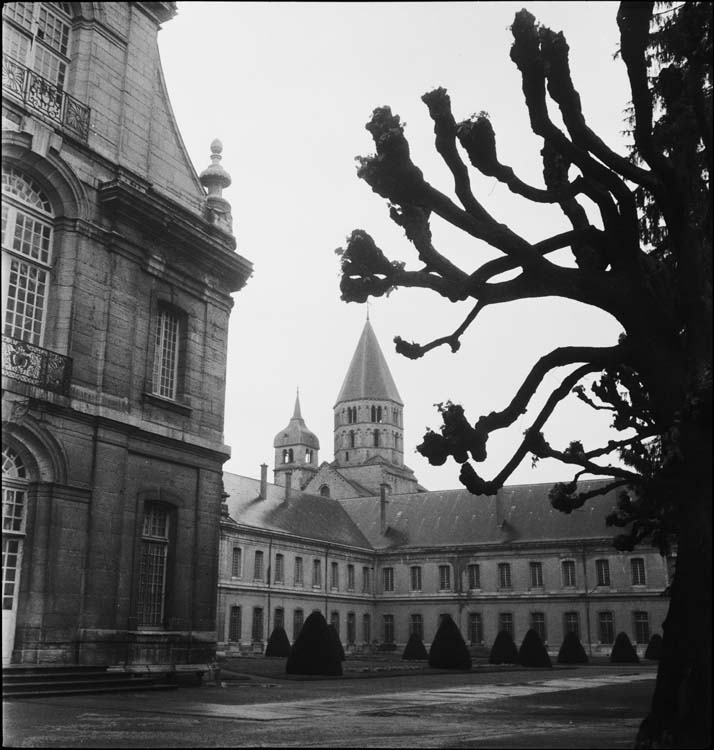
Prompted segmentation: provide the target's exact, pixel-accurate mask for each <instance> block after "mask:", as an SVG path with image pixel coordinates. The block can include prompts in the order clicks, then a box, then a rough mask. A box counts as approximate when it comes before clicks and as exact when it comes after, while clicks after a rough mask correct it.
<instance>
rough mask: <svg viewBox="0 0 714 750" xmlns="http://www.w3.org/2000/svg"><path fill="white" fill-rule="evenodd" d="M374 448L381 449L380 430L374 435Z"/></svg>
mask: <svg viewBox="0 0 714 750" xmlns="http://www.w3.org/2000/svg"><path fill="white" fill-rule="evenodd" d="M373 438H374V447H375V448H379V430H375V431H374V433H373Z"/></svg>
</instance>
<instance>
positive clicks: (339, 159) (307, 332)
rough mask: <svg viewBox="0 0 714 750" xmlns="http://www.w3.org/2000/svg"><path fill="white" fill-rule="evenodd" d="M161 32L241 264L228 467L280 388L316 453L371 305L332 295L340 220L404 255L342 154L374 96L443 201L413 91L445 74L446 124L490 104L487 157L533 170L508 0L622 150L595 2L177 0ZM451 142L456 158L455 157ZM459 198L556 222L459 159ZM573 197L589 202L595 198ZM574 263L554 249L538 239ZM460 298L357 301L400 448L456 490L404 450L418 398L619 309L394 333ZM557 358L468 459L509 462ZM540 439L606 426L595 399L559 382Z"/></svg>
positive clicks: (467, 384) (595, 435)
mask: <svg viewBox="0 0 714 750" xmlns="http://www.w3.org/2000/svg"><path fill="white" fill-rule="evenodd" d="M177 6H178V14H177V16H176V17H175V18H173V19H172V20H171V21H169V22H167V23H166V24H165V25H164V27H163V28H162V30H161V31H160V32H159V48H160V52H161V59H162V65H163V69H164V75H165V78H166V85H167V88H168V91H169V95H170V98H171V103H172V106H173V110H174V114H175V116H176V120H177V122H178V126H179V129H180V131H181V134H182V137H183V140H184V143H185V145H186V148H187V150H188V153H189V155H190V157H191V159H192V161H193V164H194V166H195V167H196V169H197V171H198V172H201V171H202V170H203V169H205V168H206V167H207V166H208V165H209V163H210V158H209V157H210V150H209V146H210V143H211V141H212V140H213V139H214V138H219V139H220V140H221V141H222V143H223V161H222V166H223V167H224V168H225V169H226V170H227V171H228V172H229V173H230V175H231V177H232V180H233V182H232V184H231V186H230V187H228V188H227V189H226V190H225V191H224V193H223V195H224V197H225V198H227V199H228V200H229V201H230V203H231V206H232V213H233V222H234V223H233V228H234V233H235V236H236V240H237V252H238V253H240V254H241V255H242V256H243V257H245V258H247V259H248V260H250V261H251V262H252V263H253V266H254V271H253V275H252V277H251V278H250V279H249V280H248V283H247V285H246V286H245V287H244V288H243V289H242V290H241V291H240V292H238V293H236V294H235V295H234V301H235V306H234V308H233V312H232V314H231V321H230V330H229V340H228V369H227V382H226V412H225V428H224V433H225V442H226V443H227V444H228V445H229V446H231V452H232V453H231V458H230V460H229V461H228V462H227V463H226V465H225V469H226V470H227V471H230V472H234V473H237V474H242V475H244V476H250V477H258V476H260V464H261V463H267V464H268V466H269V467H270V473H269V477H270V479H271V480H272V468H273V466H274V450H273V447H272V446H273V439H274V437H275V435H276V434H277V433H278V432H280V431H282V429H283V428H284V427H285V426H286V425H287V424H288V421H289V419H290V417H291V416H292V413H293V406H294V403H295V394H296V389H297V388H299V391H300V403H301V407H302V415H303V417H304V419H305V422H306V424H307V426H308V428H309V429H311V430H312V431H313V432H314V433H315V434H316V435H317V436H318V438H319V440H320V454H319V460H320V462H322V461H331V460H332V459H333V407H334V403H335V400H336V398H337V394H338V393H339V390H340V387H341V385H342V381H343V379H344V377H345V375H346V373H347V368H348V366H349V363H350V360H351V358H352V355H353V353H354V350H355V347H356V345H357V341H358V339H359V336H360V334H361V332H362V329H363V327H364V322H365V317H366V314H367V306H366V305H360V304H356V303H345V302H343V301H341V300H340V292H339V276H340V274H339V261H338V258H337V256H336V255H335V253H334V251H335V249H336V248H338V247H344V245H345V241H346V238H347V236H348V235H349V234H350V232H351V231H352V230H353V229H356V228H360V229H364V230H366V231H367V232H369V233H370V234H371V235H372V237H373V238H374V240H375V242H376V243H377V245H378V246H379V247H380V248H382V250H383V251H384V252H385V254H386V255H387V257H389V258H390V259H392V260H400V261H404V262H405V263H406V267H407V268H413V269H417V268H419V267H420V264H419V262H418V259H417V257H416V252H415V250H414V248H413V246H412V245H411V244H410V243H409V242H408V240H407V239H406V238H405V237H404V235H403V232H402V230H401V229H400V228H399V227H398V226H397V225H396V224H394V223H393V222H392V221H391V220H390V219H389V215H388V207H387V203H386V201H384V199H382V198H381V197H380V196H378V195H376V194H375V193H373V192H372V191H371V189H370V188H369V186H368V185H367V184H366V183H365V182H363V181H362V180H360V179H358V178H357V175H356V163H355V157H356V156H359V155H362V156H366V155H369V154H371V153H373V152H374V146H373V142H372V140H371V136H370V135H369V133H368V132H367V131H366V130H365V127H364V126H365V123H366V122H367V121H368V120H369V117H370V115H371V113H372V111H373V109H375V108H376V107H379V106H384V105H388V106H390V107H391V108H392V112H393V113H395V114H398V115H399V116H400V118H401V120H402V122H405V123H406V129H405V134H406V136H407V139H408V140H409V143H410V147H411V155H412V159H413V161H414V162H415V163H416V164H417V166H419V167H420V168H421V169H422V170H423V172H424V176H425V178H426V179H427V181H429V182H430V183H431V184H432V185H434V186H435V187H437V188H438V189H440V190H442V191H443V192H445V193H447V194H448V195H449V196H451V197H452V198H453V199H454V200H456V199H455V197H454V196H453V190H452V180H451V176H450V173H449V171H448V169H447V168H446V167H445V166H444V164H443V162H442V161H441V158H440V157H439V155H438V154H437V153H436V151H435V150H434V145H433V124H432V121H431V118H430V117H429V115H428V111H427V108H426V106H425V105H424V104H423V103H422V101H421V96H422V95H423V94H424V93H426V92H427V91H430V90H432V89H433V88H436V87H438V86H443V87H444V88H446V89H447V91H448V93H449V95H450V97H451V102H452V109H453V112H454V116H455V118H456V120H457V122H458V121H460V120H462V119H466V118H467V117H469V116H470V115H471V114H473V113H476V112H481V111H485V112H487V113H488V114H489V117H490V120H491V123H492V125H493V128H494V130H495V133H496V142H497V147H498V154H499V159H500V161H501V162H502V163H505V164H509V165H511V166H512V167H513V168H514V169H515V171H516V173H517V174H518V175H519V177H521V179H524V180H525V181H527V182H529V183H531V184H534V185H536V186H539V187H542V186H543V183H542V174H541V171H542V163H541V160H540V153H539V152H540V149H541V147H542V142H541V140H540V139H539V138H538V137H537V136H535V135H534V134H533V133H532V132H531V130H530V127H529V123H528V115H527V111H526V108H525V104H524V101H523V95H522V92H521V81H520V75H519V73H518V70H517V69H516V67H515V65H514V63H513V62H512V61H511V60H510V57H509V51H510V47H511V43H512V37H511V34H510V30H509V27H510V24H511V23H512V21H513V17H514V14H515V13H516V12H517V11H518V10H520V9H521V8H522V7H526V8H527V9H528V10H529V11H530V12H531V13H532V14H533V15H534V16H535V17H536V20H537V21H539V22H540V23H542V24H544V25H546V26H548V27H550V28H551V29H552V30H554V31H563V32H564V34H565V36H566V39H567V40H568V43H569V45H570V61H571V71H572V77H573V81H574V83H575V86H576V88H577V89H578V91H579V92H580V96H581V100H582V106H583V111H584V113H585V117H586V119H587V121H588V124H589V125H590V127H591V128H592V129H593V130H594V131H595V132H596V133H597V134H598V135H599V136H600V137H601V138H602V139H603V140H604V141H605V142H606V143H607V144H608V145H610V146H611V147H613V148H615V149H616V150H618V151H619V152H620V153H623V154H624V153H625V152H626V141H625V137H624V136H623V135H622V131H623V130H624V128H625V115H624V112H625V109H626V107H627V105H628V101H629V96H628V87H627V77H626V73H625V68H624V65H623V63H622V61H621V60H619V59H614V55H615V52H616V50H617V44H618V34H617V24H616V20H615V15H616V12H617V5H616V4H615V3H611V2H557V3H556V2H533V3H527V2H520V3H511V2H497V3H491V2H475V3H472V2H454V3H451V2H435V3H430V2H418V3H411V2H400V3H382V2H379V3H369V2H363V3H342V2H340V3H303V2H291V3H280V2H272V3H267V2H260V3H251V2H226V3H216V2H178V3H177ZM554 110H555V107H552V106H551V108H550V111H551V115H552V117H553V119H554V120H556V121H557V111H554ZM465 161H466V159H465ZM471 178H472V187H473V190H474V194H475V195H476V197H477V198H478V199H479V200H480V201H481V202H482V203H483V204H484V205H485V207H486V208H487V209H488V210H489V211H490V212H491V214H492V215H494V216H495V217H496V218H497V220H499V221H501V222H504V223H507V224H508V225H509V226H510V227H511V228H512V229H514V230H515V231H516V232H518V233H520V234H521V235H522V236H524V237H525V238H526V239H527V240H529V241H532V242H536V241H539V240H541V239H545V238H546V237H548V236H551V235H553V234H556V233H558V232H561V231H565V230H567V229H569V228H570V227H569V226H568V224H567V222H566V220H565V219H564V217H563V216H562V213H561V212H560V210H559V209H558V208H557V207H551V206H543V205H534V204H530V203H529V202H528V201H526V200H524V199H522V198H519V197H517V196H514V195H512V194H511V193H510V192H509V191H508V189H507V188H506V187H505V186H503V185H501V184H499V183H498V182H497V181H496V180H494V179H490V178H484V177H482V176H480V175H479V174H478V173H476V172H475V170H472V172H471ZM586 210H588V213H589V214H590V215H591V216H592V217H593V222H594V223H596V224H597V219H596V217H595V216H594V214H592V212H591V207H589V206H586ZM432 232H433V236H434V244H435V246H436V247H437V249H439V250H440V251H441V252H442V253H443V254H445V255H447V257H449V258H450V259H451V260H452V261H453V262H455V263H457V264H458V265H460V266H461V267H462V268H463V269H464V270H466V271H467V272H470V271H473V270H475V269H476V268H478V267H479V266H480V265H481V264H482V263H483V262H485V261H486V260H489V259H491V258H493V257H497V253H495V251H493V249H491V248H489V247H488V246H487V245H485V244H484V243H481V242H479V241H476V240H474V239H473V238H470V237H467V236H466V235H464V234H463V233H462V232H460V231H459V230H456V229H454V228H453V227H450V226H449V225H447V224H446V223H445V222H443V221H441V220H440V219H438V217H437V218H435V219H434V220H433V221H432ZM550 257H551V258H552V259H554V260H557V261H558V262H561V263H563V264H571V260H570V258H569V257H568V254H567V252H562V253H559V254H558V255H557V256H556V255H553V256H550ZM471 306H472V305H471V303H469V302H468V301H467V302H462V303H457V304H454V303H450V302H449V301H448V300H446V299H444V298H442V297H440V296H438V295H437V294H436V293H434V292H429V291H427V290H411V289H399V290H397V291H395V292H394V293H393V294H391V295H390V296H389V297H388V298H385V297H381V298H378V299H376V300H371V302H370V304H369V316H370V321H371V323H372V326H373V328H374V331H375V333H376V335H377V338H378V340H379V342H380V344H381V348H382V350H383V352H384V355H385V357H386V360H387V362H388V364H389V367H390V369H391V372H392V375H393V377H394V380H395V382H396V385H397V388H398V389H399V392H400V395H401V397H402V400H403V402H404V405H405V406H404V425H405V433H404V438H405V440H404V443H405V450H404V460H405V463H406V464H407V465H408V466H410V467H411V468H412V469H413V470H414V472H415V473H416V476H417V478H418V479H419V481H420V482H421V484H422V485H424V486H425V487H426V488H427V489H429V490H440V489H453V488H458V487H460V486H461V485H460V483H459V480H458V469H459V467H458V465H457V464H455V463H453V461H449V462H447V463H446V464H445V465H443V466H441V467H433V466H430V465H429V464H428V462H427V460H426V459H425V458H423V457H422V456H421V455H420V454H419V453H417V452H416V446H417V445H418V444H419V443H420V442H421V439H422V437H423V435H424V432H425V431H426V428H427V427H430V428H432V429H434V430H438V427H439V425H440V424H441V419H440V417H439V414H438V413H437V411H436V409H435V407H434V404H436V403H439V402H444V401H447V400H451V401H453V402H455V403H461V404H462V405H463V406H464V408H465V410H466V414H467V416H468V418H469V420H470V421H471V422H474V421H475V420H476V419H477V418H478V417H479V416H481V415H483V414H487V413H489V412H491V411H494V410H500V409H503V408H504V407H505V406H507V405H508V403H509V402H510V400H511V398H512V397H513V395H514V394H515V392H516V390H517V388H518V387H519V385H520V384H521V382H522V381H523V379H524V378H525V376H526V375H527V374H528V372H529V371H530V369H531V367H532V366H533V365H534V364H535V362H536V361H537V360H538V358H539V357H540V356H542V355H543V354H546V353H547V352H549V351H551V350H552V349H554V348H556V347H559V346H568V345H575V344H577V345H591V346H609V345H612V344H614V343H616V341H617V337H618V335H619V333H620V332H621V327H620V326H619V324H618V323H617V322H616V321H615V320H614V319H612V318H611V317H610V316H608V315H607V314H606V313H604V312H602V311H600V310H597V309H595V308H592V307H588V306H585V305H578V304H576V303H573V302H570V301H567V300H562V299H554V298H550V299H539V300H530V301H527V302H518V303H510V304H508V305H499V306H494V307H490V308H487V309H486V310H485V311H484V313H483V314H482V315H481V316H480V319H477V322H476V323H475V324H474V325H473V326H472V327H471V328H470V329H469V330H468V331H467V333H466V334H465V335H464V336H463V337H462V340H461V349H460V351H459V352H458V353H456V354H453V353H451V351H450V349H448V347H441V348H438V349H436V350H433V351H432V352H430V353H429V354H427V355H426V356H424V357H423V358H421V359H419V360H416V361H414V360H408V359H406V358H404V357H402V356H401V355H398V354H397V353H396V352H395V351H394V344H393V343H392V340H393V338H394V336H396V335H399V336H401V337H402V338H404V339H406V340H407V341H417V342H419V343H422V344H424V343H427V342H428V341H430V340H432V339H433V338H437V337H440V336H444V335H447V334H450V333H451V332H452V331H453V330H454V329H455V328H456V327H458V325H459V324H460V323H461V321H462V320H463V318H464V317H465V316H466V314H467V313H468V311H469V310H470V309H471ZM571 369H573V368H559V369H558V370H556V371H554V372H553V373H552V374H551V376H550V377H549V378H548V379H546V380H545V381H544V383H543V385H542V387H541V389H540V390H539V392H538V394H537V398H536V399H535V400H534V401H533V402H532V406H531V407H530V408H529V409H528V411H527V412H526V414H525V415H524V416H522V417H521V418H520V419H519V421H518V422H517V423H516V424H515V425H513V427H512V428H510V429H508V430H501V431H499V432H497V433H494V434H493V435H492V436H491V437H490V439H489V442H488V445H487V448H488V459H487V460H486V461H485V462H484V463H481V464H478V465H476V467H475V468H476V469H477V471H478V472H479V474H481V476H483V477H484V478H485V479H492V478H493V477H494V476H495V475H496V474H497V473H498V472H499V471H500V469H501V468H502V466H503V465H504V464H505V463H506V462H507V461H508V460H509V459H510V457H511V455H512V453H513V451H514V450H515V448H516V446H517V444H518V443H519V441H520V439H521V436H522V433H523V431H524V430H525V429H526V428H527V427H528V425H529V424H530V422H531V421H532V420H533V419H534V417H535V415H536V414H537V413H538V410H539V407H540V405H542V404H543V402H544V401H545V398H546V397H547V395H548V394H549V392H550V390H551V389H552V388H553V387H554V386H555V385H557V384H558V383H559V382H560V381H561V380H562V378H563V377H564V376H565V374H567V372H568V371H570V370H571ZM544 432H545V436H546V438H547V439H548V440H550V441H551V443H552V444H553V446H554V447H556V448H559V449H563V448H565V447H566V446H567V444H568V443H569V442H570V441H571V440H573V439H579V440H581V441H582V442H583V444H584V446H585V448H586V450H587V449H590V448H595V447H599V446H601V445H604V443H605V442H606V441H607V439H608V438H613V437H615V434H614V433H613V432H612V430H611V428H610V419H609V417H608V415H607V413H606V412H595V411H593V410H592V409H590V408H589V407H587V406H586V405H584V404H583V403H582V402H580V401H579V400H578V399H577V398H575V397H574V396H570V397H568V398H567V399H566V400H565V401H564V402H562V404H561V406H559V407H558V408H557V409H556V411H555V412H554V414H553V416H552V418H551V420H550V421H549V424H548V425H547V426H546V429H545V431H544ZM572 476H573V469H572V468H570V467H567V466H563V465H562V464H560V463H559V462H556V461H553V460H544V461H540V462H539V463H538V464H537V466H535V467H533V466H532V465H531V460H530V458H526V459H525V461H524V462H523V463H522V464H521V465H520V466H519V467H518V469H517V470H516V471H515V472H514V473H513V474H512V476H511V478H510V480H509V481H508V483H509V484H523V483H535V482H554V481H568V480H570V479H571V478H572Z"/></svg>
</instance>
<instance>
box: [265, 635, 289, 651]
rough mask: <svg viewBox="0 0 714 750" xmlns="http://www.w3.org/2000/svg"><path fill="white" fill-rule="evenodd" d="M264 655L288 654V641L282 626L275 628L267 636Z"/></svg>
mask: <svg viewBox="0 0 714 750" xmlns="http://www.w3.org/2000/svg"><path fill="white" fill-rule="evenodd" d="M265 655H266V656H289V655H290V641H289V639H288V634H287V633H286V632H285V629H284V628H275V629H274V630H273V632H272V633H271V634H270V638H268V645H267V646H266V647H265Z"/></svg>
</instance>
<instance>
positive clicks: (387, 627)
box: [228, 606, 650, 645]
mask: <svg viewBox="0 0 714 750" xmlns="http://www.w3.org/2000/svg"><path fill="white" fill-rule="evenodd" d="M241 611H242V610H241V607H240V606H233V607H231V609H230V616H229V622H228V640H229V641H233V642H240V641H241V638H242V627H243V625H242V614H241ZM314 611H319V610H314ZM442 617H443V615H439V618H438V619H439V621H440V620H441V618H442ZM303 622H304V612H303V610H302V609H296V610H294V611H293V628H292V638H293V641H294V640H295V639H296V638H297V637H298V634H299V633H300V630H301V628H302V626H303ZM330 624H331V625H334V627H335V628H336V630H337V633H338V634H339V636H340V638H342V635H343V634H342V631H341V630H340V613H339V612H337V611H333V612H331V613H330ZM438 624H439V623H438V622H437V623H436V626H437V627H438ZM381 625H382V632H381V636H382V642H383V643H395V642H396V640H397V633H396V630H395V619H394V615H393V614H385V615H382V621H381ZM272 627H273V628H277V627H280V628H284V627H285V610H284V609H283V608H282V607H278V608H276V609H275V612H274V617H273V624H272ZM529 627H530V628H532V629H533V630H535V631H536V633H538V635H539V637H540V639H541V641H543V643H547V642H548V631H547V627H546V616H545V613H544V612H531V613H530V621H529ZM597 627H598V632H597V637H598V641H599V643H602V644H604V645H609V644H612V643H614V641H615V632H616V631H615V616H614V613H613V612H610V611H603V612H598V613H597ZM502 630H505V631H507V632H508V633H510V635H511V637H512V638H513V639H514V641H515V640H516V637H517V636H516V632H515V629H514V625H513V613H511V612H499V614H498V632H500V631H502ZM250 633H251V639H252V640H253V641H262V640H263V639H264V637H265V632H264V610H263V607H253V614H252V622H251V630H250ZM567 633H575V635H576V636H577V637H578V638H581V632H580V613H579V612H564V613H563V636H565V635H566V634H567ZM632 633H633V635H634V640H635V642H636V643H638V644H646V643H648V642H649V640H650V622H649V614H648V613H647V612H644V611H635V612H633V613H632ZM344 635H345V639H346V642H347V643H348V644H354V643H356V642H357V616H356V615H355V613H354V612H348V613H347V623H346V631H345V634H344ZM408 635H416V636H418V637H419V638H420V639H421V640H424V618H423V616H422V615H421V614H420V613H412V614H410V615H409V634H408ZM467 635H468V640H469V641H470V643H472V644H480V643H484V640H485V639H484V627H483V618H482V615H481V613H480V612H470V613H469V616H468V634H467ZM361 636H362V637H361V641H362V642H363V643H370V642H371V639H372V619H371V616H370V615H369V614H364V615H362V633H361ZM494 637H495V634H494ZM403 640H406V638H403Z"/></svg>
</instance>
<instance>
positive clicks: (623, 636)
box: [610, 632, 640, 664]
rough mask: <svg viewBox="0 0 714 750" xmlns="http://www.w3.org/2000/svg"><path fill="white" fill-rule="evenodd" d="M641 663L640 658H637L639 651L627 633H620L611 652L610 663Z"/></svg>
mask: <svg viewBox="0 0 714 750" xmlns="http://www.w3.org/2000/svg"><path fill="white" fill-rule="evenodd" d="M639 661H640V657H639V656H637V651H635V647H634V646H633V645H632V642H631V641H630V639H629V638H628V637H627V633H624V632H622V633H618V634H617V638H615V643H613V645H612V651H611V652H610V662H611V663H612V664H638V663H639Z"/></svg>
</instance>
